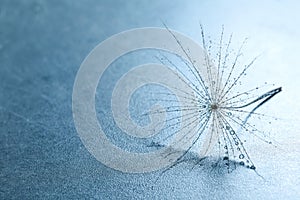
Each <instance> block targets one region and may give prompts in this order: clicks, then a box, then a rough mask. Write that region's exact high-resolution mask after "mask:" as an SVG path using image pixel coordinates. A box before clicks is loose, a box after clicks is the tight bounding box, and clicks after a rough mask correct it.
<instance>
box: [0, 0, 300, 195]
mask: <svg viewBox="0 0 300 200" xmlns="http://www.w3.org/2000/svg"><path fill="white" fill-rule="evenodd" d="M251 2H252V1H251ZM266 2H267V1H266ZM289 2H290V1H289ZM298 9H299V5H297V4H296V3H292V2H290V3H285V2H280V1H274V2H273V1H272V3H271V2H268V3H261V2H260V1H258V2H256V3H254V2H252V3H247V4H241V3H238V2H236V3H234V2H231V3H230V4H227V3H225V1H224V2H223V1H222V2H218V1H215V2H214V3H210V2H208V1H203V2H202V3H197V1H190V3H189V4H185V3H183V1H158V0H157V1H156V0H154V1H138V0H133V1H130V2H129V1H128V2H127V3H125V1H117V0H115V1H96V0H88V1H72V0H67V1H59V0H51V1H50V0H49V1H34V0H24V1H17V0H1V1H0V137H1V139H0V149H1V151H0V184H1V188H0V199H14V198H16V199H24V198H26V199H32V198H51V199H57V198H68V199H76V198H99V199H199V198H205V199H208V198H213V199H297V197H298V198H299V196H300V193H299V191H300V180H299V179H300V172H299V165H300V163H299V157H300V153H299V124H300V123H299V103H298V102H297V101H298V100H299V99H300V97H299V94H297V91H299V88H298V87H299V84H300V82H299V75H300V70H299V62H298V59H299V58H298V57H297V54H298V53H299V52H298V48H299V44H300V42H299V41H300V40H299V39H298V36H299V34H300V31H299V27H300V26H299V20H298V19H299V17H300V16H299V14H298V13H299V12H298ZM161 19H162V20H163V21H165V22H166V23H167V24H168V26H169V27H171V28H173V29H175V30H178V31H181V32H183V33H185V34H187V35H190V36H191V37H194V38H195V39H199V38H200V36H199V29H198V21H199V20H200V21H201V22H202V23H203V24H204V25H205V27H207V29H208V30H210V31H211V32H213V33H212V34H214V33H215V35H218V34H219V33H220V27H221V24H225V28H226V27H228V30H229V32H233V33H234V34H235V35H237V36H236V38H237V40H239V39H240V38H243V37H244V36H245V35H250V37H252V39H253V41H254V42H253V43H254V44H256V46H251V45H250V49H251V48H252V49H263V50H264V49H267V50H268V51H269V52H271V53H267V54H266V55H265V57H263V58H265V59H262V61H261V62H260V64H258V66H257V67H258V68H257V69H258V70H259V71H260V72H261V73H260V74H262V75H258V76H257V79H259V78H261V77H264V78H265V79H267V80H268V81H269V80H272V81H273V82H278V83H279V84H282V86H283V89H284V94H283V95H281V97H278V98H277V100H274V101H273V103H271V105H270V109H272V110H275V111H274V112H275V114H280V116H283V117H287V118H289V119H291V120H283V121H281V122H278V125H277V127H276V128H274V132H275V133H277V134H275V137H276V139H277V140H278V141H279V143H281V146H280V147H279V148H273V147H268V146H267V147H262V146H260V145H257V146H254V147H253V149H255V152H259V153H256V155H255V153H254V156H253V157H254V159H255V160H256V163H258V164H257V166H258V168H259V169H260V170H259V172H260V173H261V174H262V175H263V176H264V177H265V179H266V180H262V179H261V178H260V177H259V176H257V175H256V174H255V173H254V172H253V171H251V170H248V169H245V168H238V169H237V170H235V171H234V172H233V173H230V174H227V173H226V172H225V171H222V169H218V168H214V167H212V166H211V165H212V164H213V162H210V161H205V162H204V166H199V167H196V168H195V169H194V170H192V171H190V170H187V169H190V168H192V167H193V163H192V162H186V163H181V164H179V165H177V166H176V167H174V168H173V169H171V170H169V171H167V172H166V173H165V174H164V175H163V176H161V177H160V178H159V179H158V181H156V179H157V177H158V176H159V173H148V174H124V173H121V172H118V171H115V170H112V169H110V168H107V167H105V166H104V165H102V164H101V163H99V162H98V161H97V160H96V159H94V157H92V156H91V155H90V154H89V152H88V151H87V150H86V149H85V147H84V146H83V144H82V143H81V141H80V138H79V137H78V135H77V133H76V130H75V127H74V123H73V118H72V108H71V104H72V88H73V83H74V80H75V76H76V72H77V70H78V69H79V66H80V64H81V62H82V61H83V59H84V58H85V57H86V55H87V54H88V53H89V52H90V51H91V50H92V49H93V48H94V47H95V46H96V45H97V44H98V43H99V42H101V41H103V40H104V39H106V38H107V37H109V36H111V35H113V34H116V33H118V32H120V31H124V30H127V29H130V28H136V27H145V26H159V27H161V26H162V23H161ZM239 35H241V36H239ZM239 37H240V38H239ZM250 56H252V55H250ZM263 67H265V68H264V69H263ZM252 81H253V80H252ZM278 105H279V106H278Z"/></svg>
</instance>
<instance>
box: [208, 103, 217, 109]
mask: <svg viewBox="0 0 300 200" xmlns="http://www.w3.org/2000/svg"><path fill="white" fill-rule="evenodd" d="M210 108H211V109H212V110H217V109H218V105H217V104H211V105H210Z"/></svg>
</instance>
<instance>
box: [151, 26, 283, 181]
mask: <svg viewBox="0 0 300 200" xmlns="http://www.w3.org/2000/svg"><path fill="white" fill-rule="evenodd" d="M165 28H166V29H167V30H168V31H169V32H170V34H171V35H173V37H174V40H175V41H176V43H177V44H178V45H179V46H180V48H181V49H182V51H183V52H184V54H186V56H187V60H183V59H181V58H180V61H181V62H182V64H183V65H184V67H183V68H186V69H185V70H184V69H181V67H179V65H180V64H178V62H177V64H175V63H174V60H172V59H170V58H168V56H166V55H164V53H161V54H160V57H158V60H160V62H161V63H162V64H164V65H169V66H172V67H173V68H174V69H176V70H177V71H178V73H179V74H185V75H184V77H185V78H186V79H185V80H184V82H185V84H186V85H189V86H190V87H191V88H192V91H193V93H194V94H196V96H197V98H193V95H191V94H188V93H187V92H186V91H180V92H181V95H182V96H184V99H185V101H186V104H185V106H184V107H183V106H169V107H167V111H166V112H170V113H175V112H180V111H181V110H182V109H185V110H189V113H188V114H187V115H189V118H187V119H186V120H188V121H189V123H188V125H189V126H188V127H183V128H186V129H188V131H187V132H194V134H196V135H197V137H196V139H195V140H194V141H193V143H192V145H191V146H189V148H188V149H184V151H185V153H184V154H183V155H182V156H181V157H179V158H178V159H177V160H176V162H175V163H174V164H173V165H172V166H170V167H169V168H167V169H166V170H164V171H163V173H164V172H165V171H167V170H169V169H170V168H172V167H173V166H175V165H177V164H178V163H181V162H182V161H184V159H183V157H184V156H185V155H186V154H187V153H188V152H189V151H191V149H192V148H193V147H194V146H197V145H196V144H197V143H201V141H200V140H201V136H202V135H206V138H205V139H204V140H206V141H204V142H203V141H202V146H201V145H200V146H197V147H196V148H195V151H196V152H197V153H199V156H200V159H199V162H201V161H202V160H203V159H205V158H206V157H207V156H209V155H210V154H209V151H212V149H213V148H214V149H216V147H217V148H218V151H219V155H218V156H219V159H218V161H222V162H223V164H224V165H225V166H226V168H227V171H228V172H231V171H233V170H234V169H236V167H237V165H239V166H244V167H246V168H249V169H252V170H255V172H256V166H255V165H254V163H253V162H252V160H251V158H250V155H249V153H248V151H247V149H246V147H245V146H246V145H245V143H246V142H247V139H248V138H249V137H255V138H258V139H259V140H261V141H263V142H264V143H267V144H272V142H271V141H269V139H270V138H269V135H268V134H267V133H266V132H264V131H263V130H261V129H258V128H256V124H252V123H250V122H249V119H250V117H251V118H254V117H258V118H259V119H260V120H261V119H262V118H267V119H268V120H273V119H275V120H277V119H276V118H275V117H271V116H268V115H266V114H263V113H258V112H257V109H258V108H260V107H261V106H262V105H264V104H265V103H266V102H267V101H269V100H270V99H271V98H273V97H274V96H275V95H276V94H278V93H279V92H281V90H282V89H281V87H278V88H276V89H272V90H269V91H268V90H267V91H264V93H259V92H260V91H262V90H265V88H266V87H268V86H274V84H273V85H270V84H267V83H264V84H263V85H261V86H256V87H254V88H253V89H248V90H246V91H245V90H240V88H239V87H238V86H239V85H242V82H241V81H242V79H243V77H244V76H246V72H247V71H248V69H249V68H250V67H252V65H253V64H254V62H255V61H256V60H257V57H256V58H254V59H253V60H250V62H248V63H247V64H245V65H244V66H242V68H241V66H240V63H239V59H240V57H241V56H242V53H241V52H242V49H243V46H244V45H245V43H246V41H247V39H245V40H244V42H243V43H242V45H241V47H240V49H239V50H238V51H237V52H236V53H235V55H234V56H232V55H233V54H234V53H233V52H234V51H233V50H230V45H231V43H232V34H231V35H230V36H229V39H228V40H227V42H224V27H222V32H221V37H220V40H219V42H218V43H215V42H213V41H212V40H209V41H208V43H207V41H206V38H205V35H204V30H203V27H202V25H201V26H200V28H201V37H202V46H203V49H204V51H205V52H206V53H205V63H204V64H205V65H203V66H201V67H202V69H204V70H201V73H200V70H199V68H197V67H196V66H195V63H196V62H197V60H192V59H191V57H189V52H188V47H185V46H184V44H182V43H181V41H180V40H178V39H177V38H176V36H175V35H174V34H173V32H172V31H171V30H170V29H169V28H168V27H167V26H166V25H165ZM214 46H215V47H217V51H216V53H215V54H214V53H213V51H214V49H215V47H214ZM230 61H231V62H230ZM188 74H189V75H188ZM178 78H180V77H179V76H178ZM174 87H176V85H174ZM165 95H166V96H169V95H171V94H165ZM165 101H168V100H166V99H165ZM170 102H171V100H170ZM158 113H160V111H158ZM253 116H254V117H253ZM194 119H198V121H199V122H200V124H199V128H198V129H195V126H197V124H194V122H193V120H194ZM172 120H178V117H174V118H171V120H169V121H172ZM177 123H179V122H175V123H173V124H172V123H171V125H169V126H171V127H172V126H173V125H176V124H177ZM269 123H271V121H269ZM167 128H169V127H168V126H167ZM171 135H173V133H172V134H171ZM168 137H170V136H168ZM168 137H166V138H164V139H167V138H168ZM158 143H160V142H155V144H158ZM203 144H208V145H203ZM216 144H217V145H216ZM199 162H197V163H196V164H199ZM256 173H257V172H256ZM257 174H258V173H257ZM258 175H259V174H258ZM259 176H260V175H259Z"/></svg>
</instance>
